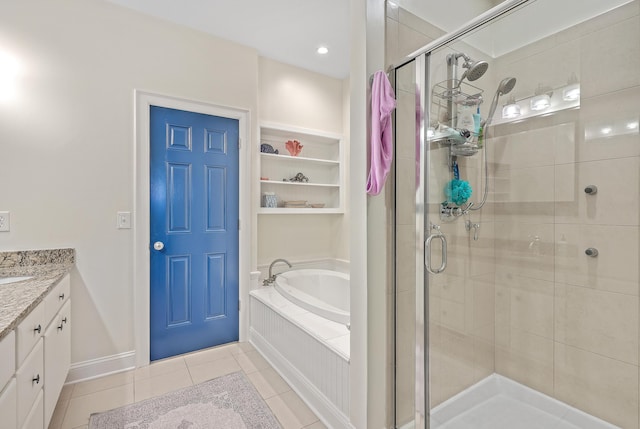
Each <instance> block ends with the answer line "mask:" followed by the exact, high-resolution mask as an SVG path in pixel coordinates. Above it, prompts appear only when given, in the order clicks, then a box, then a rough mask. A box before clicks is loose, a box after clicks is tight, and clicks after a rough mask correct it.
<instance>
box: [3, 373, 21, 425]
mask: <svg viewBox="0 0 640 429" xmlns="http://www.w3.org/2000/svg"><path fill="white" fill-rule="evenodd" d="M16 401H17V396H16V379H15V378H12V379H11V381H10V382H9V384H7V386H6V387H5V389H4V391H3V392H2V393H0V416H2V417H1V418H2V420H0V422H1V424H2V427H3V428H7V429H16V428H17V427H18V422H17V421H16V418H17V413H16Z"/></svg>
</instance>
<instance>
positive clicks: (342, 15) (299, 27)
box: [108, 0, 350, 79]
mask: <svg viewBox="0 0 640 429" xmlns="http://www.w3.org/2000/svg"><path fill="white" fill-rule="evenodd" d="M108 1H110V2H112V3H116V4H119V5H121V6H125V7H128V8H131V9H135V10H137V11H140V12H143V13H145V14H148V15H152V16H155V17H158V18H162V19H165V20H168V21H172V22H175V23H178V24H182V25H186V26H188V27H192V28H195V29H197V30H200V31H204V32H207V33H210V34H212V35H214V36H217V37H220V38H223V39H227V40H231V41H234V42H237V43H240V44H242V45H245V46H250V47H253V48H255V49H256V50H257V51H258V52H259V54H260V55H261V56H263V57H267V58H272V59H274V60H277V61H280V62H283V63H287V64H292V65H295V66H298V67H302V68H305V69H308V70H313V71H315V72H318V73H322V74H325V75H328V76H333V77H336V78H340V79H343V78H345V77H347V76H348V75H349V21H350V19H349V3H350V1H349V0H226V1H222V0H181V1H176V0H108ZM320 45H324V46H327V47H328V48H329V53H328V54H326V55H319V54H318V53H316V49H317V48H318V46H320Z"/></svg>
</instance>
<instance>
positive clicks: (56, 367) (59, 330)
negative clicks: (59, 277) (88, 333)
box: [44, 300, 71, 425]
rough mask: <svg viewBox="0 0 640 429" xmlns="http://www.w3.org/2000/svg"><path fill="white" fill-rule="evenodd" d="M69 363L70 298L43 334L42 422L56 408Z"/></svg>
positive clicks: (47, 420)
mask: <svg viewBox="0 0 640 429" xmlns="http://www.w3.org/2000/svg"><path fill="white" fill-rule="evenodd" d="M70 363H71V300H68V301H67V303H66V304H65V305H64V307H62V309H60V312H59V313H58V314H57V315H56V316H55V317H54V319H53V322H51V325H49V327H48V328H47V331H46V332H45V334H44V375H45V377H46V378H47V384H46V386H44V423H45V425H49V420H51V416H52V415H53V411H54V410H55V408H56V403H57V402H58V397H59V396H60V391H61V390H62V386H63V385H64V382H65V380H66V378H67V373H68V372H69V365H70Z"/></svg>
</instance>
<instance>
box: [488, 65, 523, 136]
mask: <svg viewBox="0 0 640 429" xmlns="http://www.w3.org/2000/svg"><path fill="white" fill-rule="evenodd" d="M515 86H516V78H515V77H505V78H504V79H502V80H501V81H500V84H498V89H496V95H494V96H493V100H491V107H490V108H489V114H488V115H487V119H485V120H484V123H483V126H486V125H487V124H488V123H489V122H490V121H491V119H492V118H493V114H494V113H496V107H497V106H498V99H499V98H500V96H501V95H506V94H508V93H510V92H511V91H512V90H513V88H514V87H515Z"/></svg>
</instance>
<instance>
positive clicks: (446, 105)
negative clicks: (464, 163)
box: [427, 79, 484, 222]
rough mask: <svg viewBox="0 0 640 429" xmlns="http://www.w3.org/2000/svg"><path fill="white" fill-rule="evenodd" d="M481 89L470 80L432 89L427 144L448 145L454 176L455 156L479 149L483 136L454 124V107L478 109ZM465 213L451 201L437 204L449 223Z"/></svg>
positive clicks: (448, 81)
mask: <svg viewBox="0 0 640 429" xmlns="http://www.w3.org/2000/svg"><path fill="white" fill-rule="evenodd" d="M483 92H484V91H483V90H482V89H480V88H478V87H476V86H473V85H471V84H469V83H466V82H463V81H460V80H458V79H447V80H444V81H442V82H438V83H436V84H435V85H434V86H433V89H432V92H431V105H432V111H431V112H432V117H431V120H430V122H431V127H430V128H431V129H432V130H433V132H432V133H430V135H428V137H427V140H428V141H429V143H436V144H439V145H446V146H448V147H449V171H450V172H451V175H452V178H453V176H454V170H455V168H456V167H455V165H456V163H457V157H458V156H473V155H475V154H476V153H478V150H479V149H480V147H479V145H478V140H479V139H481V138H482V131H480V133H475V132H474V130H468V129H462V128H458V127H457V126H456V120H457V110H458V107H459V106H467V107H471V108H474V110H475V108H477V107H478V106H479V105H480V104H481V103H482V102H483V98H482V93H483ZM465 213H466V210H465V208H464V207H461V206H459V205H457V204H455V203H452V202H451V201H444V202H442V204H441V207H440V219H441V220H442V221H445V222H451V221H453V220H455V219H456V218H458V217H460V216H462V215H463V214H465Z"/></svg>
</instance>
